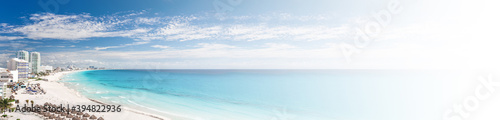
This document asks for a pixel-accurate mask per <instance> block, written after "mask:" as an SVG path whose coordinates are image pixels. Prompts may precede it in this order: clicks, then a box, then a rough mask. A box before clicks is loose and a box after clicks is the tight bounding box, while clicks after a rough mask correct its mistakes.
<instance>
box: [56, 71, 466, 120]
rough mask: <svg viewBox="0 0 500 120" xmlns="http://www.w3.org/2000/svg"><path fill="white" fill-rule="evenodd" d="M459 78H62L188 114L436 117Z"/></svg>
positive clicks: (108, 98)
mask: <svg viewBox="0 0 500 120" xmlns="http://www.w3.org/2000/svg"><path fill="white" fill-rule="evenodd" d="M471 76H472V75H471ZM459 79H465V81H467V79H475V78H474V77H470V76H469V75H464V74H457V73H455V72H443V71H439V72H436V71H411V70H94V71H83V72H76V73H72V74H68V75H66V76H65V77H63V83H65V85H67V86H69V87H71V88H75V89H76V90H77V91H78V92H80V93H81V94H83V95H85V96H86V97H88V98H91V99H95V100H99V101H103V102H105V103H110V104H119V105H123V106H126V107H131V108H134V109H139V110H144V111H148V112H151V113H155V114H158V115H161V116H166V117H168V116H172V115H176V116H182V117H183V118H184V119H207V120H208V119H210V120H245V119H248V120H253V119H254V120H321V119H327V120H368V119H369V120H402V119H408V120H409V119H415V120H416V119H426V120H432V119H436V120H438V119H440V118H441V117H440V115H441V113H442V111H443V110H444V109H445V107H446V106H447V105H448V104H447V102H446V101H448V100H449V99H448V98H447V97H446V95H447V92H448V93H451V92H453V86H455V87H456V86H458V85H459V84H460V83H461V82H457V81H458V80H459ZM450 86H451V87H450ZM450 98H452V97H450ZM443 106H444V107H443Z"/></svg>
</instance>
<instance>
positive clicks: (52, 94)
mask: <svg viewBox="0 0 500 120" xmlns="http://www.w3.org/2000/svg"><path fill="white" fill-rule="evenodd" d="M71 72H76V71H69V72H59V73H56V74H53V75H49V76H45V77H42V78H46V79H48V81H30V82H29V83H30V84H36V83H40V86H41V88H43V89H44V90H45V91H46V92H47V93H46V94H42V95H29V94H21V93H22V91H24V90H19V91H18V94H17V95H14V96H15V99H18V100H19V104H20V105H21V106H22V105H24V104H26V101H25V100H33V101H34V103H35V104H40V105H43V104H44V103H45V102H50V103H53V104H63V105H68V104H69V105H82V104H83V105H100V104H106V103H102V102H99V101H96V100H91V99H88V98H86V97H85V96H82V95H79V94H78V92H76V91H75V90H73V89H70V88H67V87H66V86H64V84H63V83H60V82H58V81H59V80H60V77H62V76H63V75H65V74H68V73H71ZM29 104H31V103H29ZM122 109H123V110H122V111H121V112H90V113H89V112H87V113H89V114H90V115H95V116H97V117H103V118H104V119H105V120H169V118H166V117H162V116H159V115H154V114H150V113H147V112H144V111H139V110H134V109H131V108H126V107H122ZM7 115H9V120H16V119H21V120H42V118H41V117H39V116H37V115H35V114H34V113H21V112H11V113H7Z"/></svg>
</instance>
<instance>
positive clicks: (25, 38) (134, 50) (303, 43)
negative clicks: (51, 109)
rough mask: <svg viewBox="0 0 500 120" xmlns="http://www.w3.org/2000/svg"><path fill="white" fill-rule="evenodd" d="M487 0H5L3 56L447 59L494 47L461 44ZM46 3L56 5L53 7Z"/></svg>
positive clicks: (49, 61) (177, 63)
mask: <svg viewBox="0 0 500 120" xmlns="http://www.w3.org/2000/svg"><path fill="white" fill-rule="evenodd" d="M488 2H491V1H479V2H476V1H459V2H455V1H451V0H442V1H430V0H429V1H390V0H382V1H380V0H377V1H375V0H353V1H330V0H308V1H304V0H272V1H269V0H251V1H250V0H229V1H227V0H147V1H137V0H106V1H102V0H85V1H83V0H40V1H29V0H17V1H3V3H2V4H1V5H0V16H1V19H0V50H1V54H0V59H1V60H2V61H5V60H6V59H7V58H9V57H13V53H14V51H17V50H28V51H38V52H41V53H42V64H44V65H53V66H66V65H69V64H74V65H77V66H80V67H84V66H89V65H94V66H104V67H108V68H185V69H191V68H201V69H206V68H217V69H224V68H227V69H230V68H307V69H310V68H326V69H328V68H331V69H336V68H421V67H423V68H427V67H435V66H436V65H438V66H439V67H437V68H441V67H449V66H453V65H454V64H456V63H455V62H451V63H450V62H448V61H450V60H456V59H462V58H464V57H467V55H461V54H460V53H464V51H465V52H466V53H469V54H473V55H477V54H474V53H475V52H483V51H489V50H483V49H482V48H484V46H483V47H482V48H481V49H479V50H478V49H473V50H472V51H471V50H469V49H467V50H464V49H461V48H463V47H464V45H470V44H467V43H469V42H470V41H469V40H468V39H463V38H466V37H469V36H476V35H477V33H471V32H470V31H462V30H463V29H465V28H471V27H475V26H471V25H470V24H476V23H478V21H480V20H484V19H490V18H488V17H486V18H485V17H484V15H483V13H488V10H484V9H487V8H488V7H486V8H485V7H484V6H485V5H488V4H486V3H488ZM40 3H41V4H40ZM214 4H215V5H217V6H219V7H220V6H222V7H220V8H221V9H218V7H217V6H214ZM394 4H397V6H398V9H401V11H400V12H397V13H393V14H391V20H390V21H389V22H388V24H387V25H386V26H384V27H382V28H381V29H380V32H378V33H377V34H376V35H373V36H370V37H371V39H372V40H373V41H372V42H370V44H369V45H368V46H366V47H365V46H363V47H359V46H358V47H357V48H356V50H357V51H362V52H357V53H355V54H352V55H349V56H348V57H346V52H345V51H342V45H345V44H348V45H351V46H352V45H354V44H355V43H354V42H353V39H355V38H356V30H357V29H358V28H361V29H365V28H364V27H365V25H367V24H368V23H370V22H375V23H380V22H377V21H376V20H377V19H376V17H374V16H373V14H374V13H379V12H383V11H387V10H388V9H389V8H390V7H391V5H394ZM46 5H50V6H49V7H48V9H47V6H46ZM54 6H55V7H54ZM56 8H57V9H56ZM484 11H487V12H484ZM457 19H458V20H457ZM458 25H460V26H463V27H457V26H458ZM467 25H469V26H467ZM489 25H491V24H490V23H481V24H480V25H478V26H483V27H484V26H489ZM479 28H480V27H479ZM488 28H489V27H488ZM443 31H446V32H443ZM461 33H467V34H461ZM469 33H470V34H469ZM456 34H460V35H464V36H465V37H464V36H460V37H459V36H456ZM457 38H460V40H457ZM450 41H453V43H452V44H449V43H450ZM482 45H483V43H481V44H478V45H476V46H482ZM487 45H488V44H487ZM443 46H444V47H443ZM486 48H487V47H486ZM450 49H451V50H452V51H451V52H453V53H451V54H450ZM453 49H458V50H455V51H453ZM440 53H445V54H446V55H445V56H444V57H443V54H440ZM455 53H457V54H455ZM387 54H392V55H387ZM477 57H479V58H480V57H486V56H483V55H480V56H477ZM431 58H433V59H431ZM457 62H467V63H471V61H457ZM472 63H475V61H474V62H472ZM0 65H2V66H4V65H5V63H0ZM474 66H477V65H474ZM480 66H481V65H480Z"/></svg>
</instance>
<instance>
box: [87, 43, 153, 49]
mask: <svg viewBox="0 0 500 120" xmlns="http://www.w3.org/2000/svg"><path fill="white" fill-rule="evenodd" d="M147 43H149V42H134V43H130V44H123V45H118V46H107V47H95V48H94V49H95V50H106V49H109V48H122V47H127V46H133V45H142V44H147Z"/></svg>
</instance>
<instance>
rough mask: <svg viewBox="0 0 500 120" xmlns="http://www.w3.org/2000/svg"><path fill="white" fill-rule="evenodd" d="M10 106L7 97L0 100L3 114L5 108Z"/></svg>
mask: <svg viewBox="0 0 500 120" xmlns="http://www.w3.org/2000/svg"><path fill="white" fill-rule="evenodd" d="M10 106H12V104H11V103H10V101H9V99H2V100H0V108H1V109H2V112H3V114H5V111H6V109H8V108H10Z"/></svg>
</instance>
